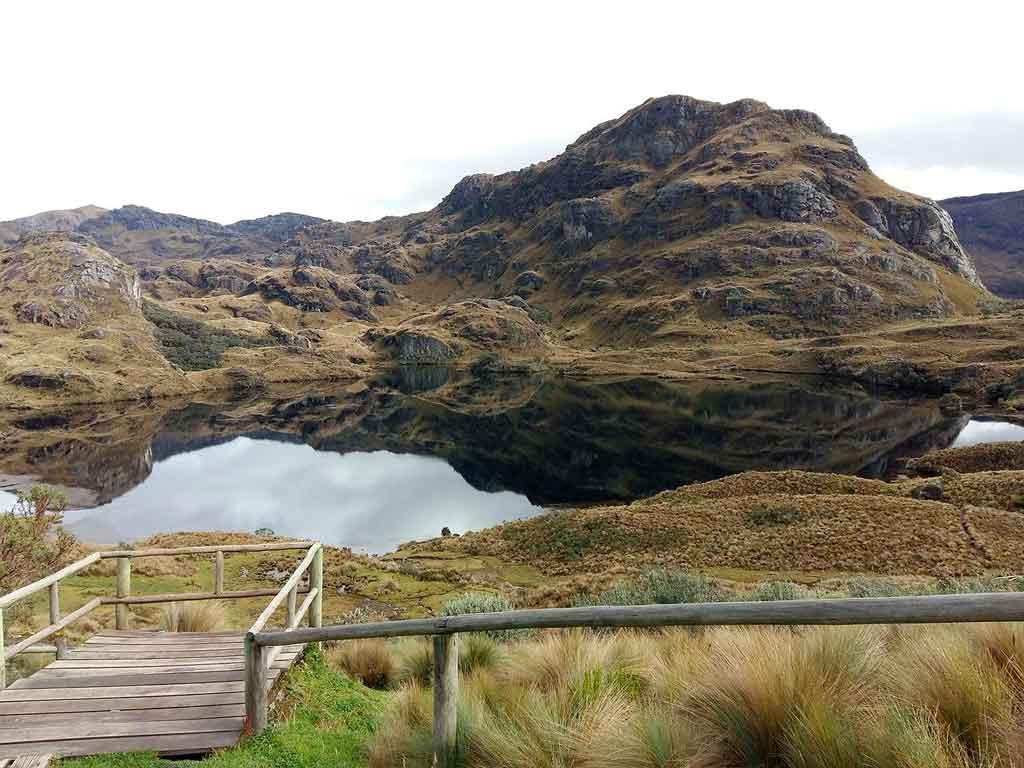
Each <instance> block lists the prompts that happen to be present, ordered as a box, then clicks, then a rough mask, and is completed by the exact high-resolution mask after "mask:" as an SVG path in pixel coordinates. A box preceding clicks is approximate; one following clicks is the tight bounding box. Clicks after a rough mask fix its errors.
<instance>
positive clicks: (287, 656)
mask: <svg viewBox="0 0 1024 768" xmlns="http://www.w3.org/2000/svg"><path fill="white" fill-rule="evenodd" d="M297 655H298V654H297V653H296V652H293V651H289V652H286V653H282V654H281V655H280V656H278V657H277V662H275V663H278V664H286V663H289V662H292V661H294V660H295V657H296V656H297ZM243 664H244V662H243V661H242V660H241V658H239V659H237V660H236V659H231V658H222V657H217V658H213V659H208V658H206V657H204V656H196V657H195V658H191V659H78V660H75V659H65V660H64V661H56V662H53V663H52V664H50V665H49V666H48V667H46V669H47V670H53V671H65V670H66V671H82V672H87V671H89V670H98V669H110V670H124V671H127V672H132V671H134V670H138V671H140V672H142V671H147V670H151V669H161V668H163V669H167V670H169V671H173V670H175V669H181V670H182V671H192V672H201V671H202V670H203V669H233V668H234V667H235V666H236V665H237V666H239V667H241V666H242V665H243ZM36 674H39V673H38V672H37V673H36Z"/></svg>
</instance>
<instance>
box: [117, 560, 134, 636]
mask: <svg viewBox="0 0 1024 768" xmlns="http://www.w3.org/2000/svg"><path fill="white" fill-rule="evenodd" d="M131 593H132V560H131V558H130V557H119V558H118V559H117V596H118V597H128V595H130V594H131ZM114 625H115V626H116V627H117V629H128V606H127V605H126V604H125V603H118V604H117V606H116V607H115V608H114Z"/></svg>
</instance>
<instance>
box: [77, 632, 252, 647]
mask: <svg viewBox="0 0 1024 768" xmlns="http://www.w3.org/2000/svg"><path fill="white" fill-rule="evenodd" d="M244 641H245V634H243V633H239V634H237V635H221V636H220V637H201V636H194V635H193V634H192V633H191V632H188V633H185V632H181V633H175V632H166V633H161V634H159V635H154V636H153V637H117V636H116V635H93V636H92V637H90V638H89V639H88V640H87V641H86V643H85V644H86V645H217V644H225V645H228V644H231V643H236V644H238V645H241V644H242V643H243V642H244Z"/></svg>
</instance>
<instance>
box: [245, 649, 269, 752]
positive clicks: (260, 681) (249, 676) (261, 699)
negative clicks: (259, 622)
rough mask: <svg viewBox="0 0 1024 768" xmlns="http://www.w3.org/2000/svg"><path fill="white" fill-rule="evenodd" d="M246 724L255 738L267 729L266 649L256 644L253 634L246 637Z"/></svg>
mask: <svg viewBox="0 0 1024 768" xmlns="http://www.w3.org/2000/svg"><path fill="white" fill-rule="evenodd" d="M245 722H246V727H247V730H248V732H249V733H250V734H251V735H253V736H256V735H257V734H259V733H262V731H263V729H264V728H266V727H267V664H266V648H265V647H264V646H262V645H257V644H256V639H255V638H254V637H253V633H252V632H249V633H247V634H246V636H245Z"/></svg>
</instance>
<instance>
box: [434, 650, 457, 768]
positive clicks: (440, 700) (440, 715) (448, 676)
mask: <svg viewBox="0 0 1024 768" xmlns="http://www.w3.org/2000/svg"><path fill="white" fill-rule="evenodd" d="M458 638H459V636H458V635H454V634H453V635H435V636H434V765H436V766H437V768H455V733H456V729H457V728H458V710H457V708H456V705H457V704H458V698H459V639H458Z"/></svg>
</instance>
